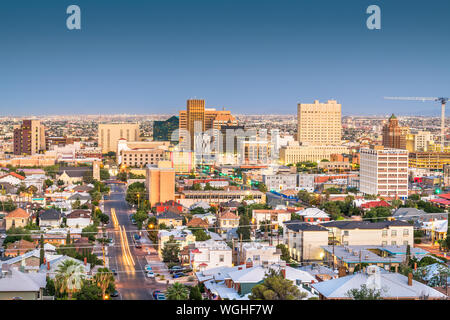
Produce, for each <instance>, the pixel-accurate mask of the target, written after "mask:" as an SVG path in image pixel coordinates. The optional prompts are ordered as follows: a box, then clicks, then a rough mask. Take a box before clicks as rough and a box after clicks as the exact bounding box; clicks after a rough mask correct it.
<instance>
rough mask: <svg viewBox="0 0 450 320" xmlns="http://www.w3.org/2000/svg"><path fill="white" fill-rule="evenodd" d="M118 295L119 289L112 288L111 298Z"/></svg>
mask: <svg viewBox="0 0 450 320" xmlns="http://www.w3.org/2000/svg"><path fill="white" fill-rule="evenodd" d="M118 296H119V291H117V290H114V292H113V293H111V297H113V298H115V297H118Z"/></svg>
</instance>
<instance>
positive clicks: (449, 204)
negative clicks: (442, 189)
mask: <svg viewBox="0 0 450 320" xmlns="http://www.w3.org/2000/svg"><path fill="white" fill-rule="evenodd" d="M431 202H434V203H439V204H443V205H445V206H450V200H446V199H433V200H431Z"/></svg>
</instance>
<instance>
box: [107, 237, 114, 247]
mask: <svg viewBox="0 0 450 320" xmlns="http://www.w3.org/2000/svg"><path fill="white" fill-rule="evenodd" d="M108 246H110V247H112V246H114V239H111V238H109V239H108Z"/></svg>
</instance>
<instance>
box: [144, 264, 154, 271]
mask: <svg viewBox="0 0 450 320" xmlns="http://www.w3.org/2000/svg"><path fill="white" fill-rule="evenodd" d="M144 269H145V271H153V269H152V266H151V265H149V264H146V265H145V267H144Z"/></svg>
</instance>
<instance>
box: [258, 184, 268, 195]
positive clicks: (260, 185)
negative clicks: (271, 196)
mask: <svg viewBox="0 0 450 320" xmlns="http://www.w3.org/2000/svg"><path fill="white" fill-rule="evenodd" d="M258 190H259V191H261V192H263V193H266V192H267V186H266V184H265V183H262V182H260V183H259V184H258Z"/></svg>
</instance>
